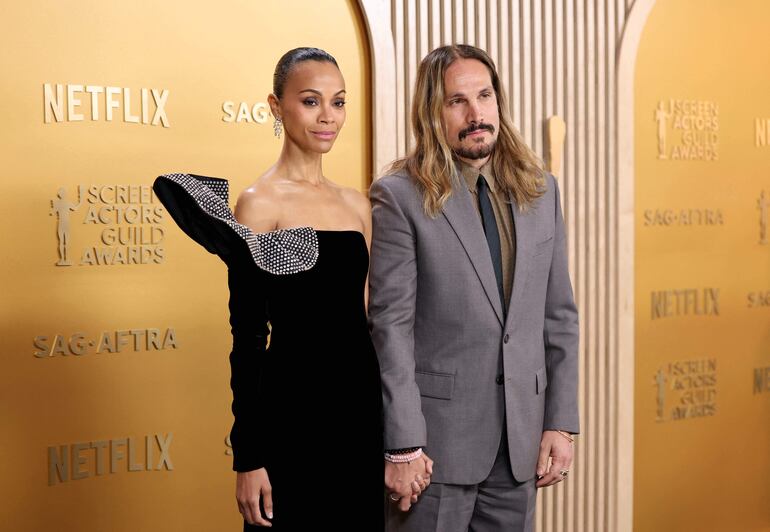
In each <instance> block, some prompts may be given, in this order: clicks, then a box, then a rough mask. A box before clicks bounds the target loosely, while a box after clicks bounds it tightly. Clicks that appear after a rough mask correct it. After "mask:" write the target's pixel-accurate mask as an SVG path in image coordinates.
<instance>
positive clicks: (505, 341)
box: [503, 334, 511, 344]
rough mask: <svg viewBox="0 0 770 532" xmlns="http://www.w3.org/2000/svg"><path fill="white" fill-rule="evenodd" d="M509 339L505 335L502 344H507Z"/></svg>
mask: <svg viewBox="0 0 770 532" xmlns="http://www.w3.org/2000/svg"><path fill="white" fill-rule="evenodd" d="M510 339H511V337H510V336H508V335H507V334H506V335H505V336H503V343H504V344H507V343H508V340H510Z"/></svg>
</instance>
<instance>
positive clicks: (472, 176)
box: [458, 161, 516, 310]
mask: <svg viewBox="0 0 770 532" xmlns="http://www.w3.org/2000/svg"><path fill="white" fill-rule="evenodd" d="M458 168H459V170H460V175H461V176H462V178H463V180H464V181H465V184H466V185H468V190H469V191H470V193H471V196H472V197H473V206H474V207H475V208H476V212H477V213H478V215H479V219H481V212H480V211H479V195H478V193H479V191H478V188H477V181H478V179H479V174H481V175H482V176H483V177H484V180H485V181H486V182H487V186H488V187H489V198H490V200H491V203H492V210H493V211H494V212H495V221H496V222H497V232H498V233H500V251H501V254H502V259H503V264H502V266H503V295H504V297H505V309H506V310H507V309H508V306H509V304H510V301H511V288H512V287H513V272H514V269H515V267H516V231H515V228H514V225H513V212H512V211H511V199H510V197H509V196H508V194H507V193H505V192H504V191H502V190H500V187H499V186H498V185H497V183H496V182H495V177H494V175H493V172H492V165H491V164H489V162H487V163H486V164H485V165H484V166H482V167H481V169H476V168H474V167H472V166H470V165H468V164H466V163H464V162H463V161H459V162H458Z"/></svg>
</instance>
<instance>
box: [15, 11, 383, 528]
mask: <svg viewBox="0 0 770 532" xmlns="http://www.w3.org/2000/svg"><path fill="white" fill-rule="evenodd" d="M297 46H317V47H320V48H324V49H325V50H327V51H329V52H330V53H331V54H332V55H334V56H335V57H336V58H337V60H338V62H339V64H340V67H341V69H342V72H343V75H344V76H345V80H346V84H347V92H348V106H347V111H348V113H347V122H346V125H345V127H344V129H343V130H342V133H341V136H340V138H339V140H338V141H337V144H336V145H335V147H334V149H333V150H332V152H331V153H330V154H329V155H328V156H326V157H325V159H324V170H325V173H326V175H327V176H329V177H330V178H331V179H333V180H335V181H337V182H338V183H340V184H343V185H347V186H352V187H355V188H358V189H360V190H366V189H367V188H368V185H369V182H370V180H371V175H370V174H371V170H370V168H371V146H370V144H371V133H370V130H371V123H370V118H369V115H370V106H371V102H370V101H369V94H370V91H371V87H370V86H369V75H370V72H369V69H370V67H369V64H368V62H369V59H368V58H369V50H368V45H367V42H366V31H365V28H364V26H363V22H362V17H361V13H359V11H358V7H357V4H356V3H355V2H353V1H349V2H326V3H323V5H322V6H320V7H319V5H318V3H317V2H313V1H310V0H292V2H291V3H290V5H289V3H287V2H282V1H279V0H260V1H255V0H223V1H221V2H216V3H214V2H193V3H190V2H183V1H179V0H171V1H166V2H96V1H92V0H85V1H83V2H78V3H77V4H75V3H71V2H53V1H42V0H32V1H30V2H23V3H10V4H7V5H5V6H4V12H3V16H2V19H1V20H0V72H2V73H3V75H2V78H0V94H1V95H2V99H1V100H0V108H1V109H2V117H3V118H2V128H0V160H2V169H1V170H0V171H1V172H2V180H1V181H0V190H2V194H0V226H2V230H1V231H0V242H1V243H2V249H3V260H2V263H0V286H1V288H0V293H1V294H2V296H1V298H0V301H1V303H0V327H1V328H2V329H1V330H2V338H3V349H2V361H3V368H2V371H0V434H2V437H1V438H0V456H2V457H3V459H2V460H0V499H2V504H0V523H2V525H0V528H2V529H3V530H13V531H15V532H22V531H39V530H62V531H75V530H77V531H83V532H87V531H93V532H97V531H99V532H101V531H104V530H111V531H132V532H133V531H138V530H147V531H151V530H168V531H175V530H185V531H187V530H200V531H211V530H227V529H229V530H237V529H238V528H239V527H240V516H239V514H238V512H237V507H236V504H235V499H234V492H235V474H234V473H233V472H232V471H231V461H232V456H231V450H230V447H229V441H228V439H227V435H228V433H229V430H230V425H231V423H232V417H231V413H230V391H229V384H228V383H229V365H228V358H227V357H228V354H229V349H230V336H229V325H228V322H227V320H228V313H227V291H226V271H225V267H224V264H223V263H222V262H221V261H220V260H219V259H218V258H217V257H215V256H213V255H209V254H208V253H206V252H205V250H203V248H201V247H199V246H198V245H197V244H195V243H193V242H192V241H191V240H190V239H188V238H187V237H186V236H185V235H184V234H183V233H182V232H181V231H180V230H179V229H178V228H177V227H176V225H175V224H174V222H173V220H171V218H170V216H169V215H168V213H167V212H166V211H165V209H164V208H163V206H162V205H161V204H160V203H159V202H158V200H157V198H156V197H155V196H154V194H153V192H152V189H151V184H152V182H153V180H154V178H155V177H156V176H157V175H159V174H162V173H166V172H191V173H197V174H203V175H211V176H218V177H224V178H227V179H229V180H230V184H231V192H230V202H231V204H233V203H234V201H235V198H236V197H237V194H238V192H239V191H240V190H242V189H243V188H245V187H246V186H247V185H248V184H250V183H251V182H252V181H253V180H254V179H255V178H256V177H257V176H259V175H260V174H261V173H262V172H263V171H264V170H265V169H267V167H268V166H270V165H271V164H272V163H273V162H274V161H275V160H276V159H277V157H278V154H279V151H280V147H281V141H279V140H277V139H276V138H274V135H273V128H272V122H273V120H272V116H270V114H269V108H268V107H267V103H266V102H267V95H268V94H269V93H270V91H271V88H272V73H273V68H274V65H275V63H276V62H277V60H278V59H279V58H280V56H281V55H282V54H283V53H284V52H285V51H287V50H289V49H291V48H294V47H297ZM298 482H308V489H313V487H312V483H311V482H310V479H298Z"/></svg>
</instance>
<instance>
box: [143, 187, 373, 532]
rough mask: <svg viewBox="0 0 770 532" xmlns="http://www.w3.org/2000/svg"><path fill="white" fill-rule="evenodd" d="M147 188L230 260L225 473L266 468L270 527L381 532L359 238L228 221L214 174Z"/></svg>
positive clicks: (365, 261) (364, 259)
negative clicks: (229, 452) (228, 459)
mask: <svg viewBox="0 0 770 532" xmlns="http://www.w3.org/2000/svg"><path fill="white" fill-rule="evenodd" d="M153 188H154V190H155V193H156V194H157V196H158V198H159V199H160V201H161V202H162V203H163V204H164V205H165V207H166V208H167V209H168V211H169V213H170V214H171V216H172V218H173V219H174V220H175V221H176V222H177V224H178V225H179V227H180V228H181V229H182V230H183V231H184V232H185V233H187V234H188V235H189V236H190V237H191V238H193V239H194V240H195V241H196V242H198V243H199V244H201V245H202V246H203V247H205V248H206V249H207V250H208V251H210V252H211V253H216V254H217V255H219V257H221V258H222V260H223V261H224V262H225V263H226V264H227V267H228V284H229V289H230V325H231V327H232V336H233V349H232V352H231V353H230V367H231V372H232V373H231V380H230V384H231V387H232V391H233V406H232V410H233V415H234V417H235V422H234V424H233V428H232V432H231V441H232V446H233V455H234V461H233V469H234V470H236V471H251V470H254V469H258V468H261V467H265V468H266V469H267V472H268V475H269V477H270V482H271V484H272V487H273V504H274V518H273V520H272V522H273V527H272V530H276V531H283V530H291V531H298V532H301V531H310V530H319V529H325V530H335V531H356V532H368V531H373V532H377V531H381V530H382V529H383V475H384V471H383V464H384V462H383V443H382V392H381V386H380V372H379V367H378V363H377V357H376V355H375V352H374V348H373V346H372V342H371V339H370V337H369V329H368V325H367V320H366V311H365V308H364V286H365V283H366V276H367V272H368V268H369V254H368V251H367V247H366V241H365V239H364V236H363V235H362V234H361V233H359V232H357V231H316V230H314V229H312V228H310V227H301V228H295V229H282V230H277V231H271V232H268V233H254V232H252V231H251V230H249V229H248V228H247V227H245V226H243V225H241V224H239V223H238V222H237V221H236V220H235V218H234V216H233V214H232V212H231V211H230V208H229V207H228V204H227V181H225V180H223V179H217V178H210V177H202V176H194V175H189V174H167V175H164V176H160V177H159V178H158V179H156V181H155V184H154V186H153ZM268 343H269V346H268ZM257 528H258V527H252V526H250V525H248V524H246V523H244V530H253V529H257ZM260 530H261V528H260Z"/></svg>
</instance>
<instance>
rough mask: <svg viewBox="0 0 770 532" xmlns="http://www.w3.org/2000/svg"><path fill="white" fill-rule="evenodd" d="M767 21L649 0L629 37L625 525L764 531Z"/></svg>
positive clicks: (767, 497) (758, 12)
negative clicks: (630, 365) (631, 425)
mask: <svg viewBox="0 0 770 532" xmlns="http://www.w3.org/2000/svg"><path fill="white" fill-rule="evenodd" d="M768 21H770V4H769V3H768V2H766V1H765V0H740V1H735V2H717V1H708V2H702V1H690V2H686V1H682V0H659V1H658V2H657V3H656V5H655V7H654V8H653V10H652V13H651V14H650V17H649V20H648V22H647V25H646V27H645V29H644V33H643V36H642V40H641V44H640V47H639V55H638V58H637V67H636V80H635V87H636V94H635V97H636V104H635V105H636V108H635V115H636V118H635V123H636V126H635V135H636V141H635V142H636V237H637V240H636V420H635V426H636V443H635V465H636V471H635V486H634V492H635V497H634V512H635V518H634V523H635V530H638V531H640V532H641V531H663V530H665V531H669V530H671V531H712V530H714V531H716V530H719V531H742V532H743V531H759V530H764V531H767V530H770V480H769V479H770V244H769V243H768V239H769V238H770V235H768V227H767V225H768V209H769V208H770V127H769V126H770V98H768V95H770V70H768V61H767V58H768V50H770V32H768Z"/></svg>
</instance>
